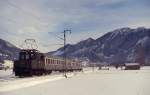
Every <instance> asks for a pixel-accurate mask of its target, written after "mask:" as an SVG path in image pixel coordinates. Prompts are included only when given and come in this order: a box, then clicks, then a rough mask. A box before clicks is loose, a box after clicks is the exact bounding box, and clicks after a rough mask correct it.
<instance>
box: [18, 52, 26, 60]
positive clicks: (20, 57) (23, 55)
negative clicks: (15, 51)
mask: <svg viewBox="0 0 150 95" xmlns="http://www.w3.org/2000/svg"><path fill="white" fill-rule="evenodd" d="M19 59H20V60H25V53H24V52H21V53H20V55H19Z"/></svg>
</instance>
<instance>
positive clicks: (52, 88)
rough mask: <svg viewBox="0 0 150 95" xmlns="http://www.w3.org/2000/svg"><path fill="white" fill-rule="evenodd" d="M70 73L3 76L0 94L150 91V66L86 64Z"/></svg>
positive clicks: (134, 94)
mask: <svg viewBox="0 0 150 95" xmlns="http://www.w3.org/2000/svg"><path fill="white" fill-rule="evenodd" d="M0 72H1V71H0ZM7 73H8V74H9V72H7ZM0 74H1V73H0ZM10 74H11V73H10ZM0 76H2V75H0ZM3 76H5V75H3ZM12 76H13V74H12ZM68 76H69V78H64V77H63V76H62V74H53V75H49V76H41V77H32V78H21V79H14V80H7V81H1V80H0V95H150V90H149V89H150V67H143V68H142V69H141V70H120V69H118V70H116V69H114V68H110V69H109V70H105V69H104V70H99V71H98V70H97V68H94V69H93V68H86V69H84V72H80V73H69V74H68ZM1 78H3V77H1Z"/></svg>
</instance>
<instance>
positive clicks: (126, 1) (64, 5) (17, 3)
mask: <svg viewBox="0 0 150 95" xmlns="http://www.w3.org/2000/svg"><path fill="white" fill-rule="evenodd" d="M122 27H131V28H136V27H148V28H149V27H150V1H149V0H0V38H2V39H4V40H7V41H9V42H11V43H13V44H15V45H16V46H18V47H19V46H20V45H21V44H22V43H23V41H24V40H25V39H27V38H33V39H35V40H36V41H37V44H38V46H39V48H38V49H39V50H41V51H42V52H47V51H53V50H56V49H57V48H59V47H61V46H59V45H53V44H60V43H63V41H62V40H60V39H58V38H57V37H56V36H55V35H57V36H63V35H62V34H61V33H59V32H62V31H63V30H64V29H67V28H68V29H71V30H72V34H68V36H67V42H68V43H71V44H75V43H77V42H79V41H81V40H84V39H86V38H89V37H92V38H94V39H96V38H98V37H100V36H102V35H103V34H105V33H107V32H109V31H112V30H114V29H117V28H122ZM49 32H56V33H53V34H52V33H49Z"/></svg>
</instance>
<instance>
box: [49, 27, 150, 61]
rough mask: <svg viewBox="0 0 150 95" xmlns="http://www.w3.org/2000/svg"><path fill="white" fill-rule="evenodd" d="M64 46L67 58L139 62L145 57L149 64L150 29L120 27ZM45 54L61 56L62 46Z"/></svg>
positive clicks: (62, 52)
mask: <svg viewBox="0 0 150 95" xmlns="http://www.w3.org/2000/svg"><path fill="white" fill-rule="evenodd" d="M65 48H66V52H65V53H66V54H67V57H68V58H78V59H83V60H90V61H91V62H107V63H125V62H136V61H137V60H140V62H141V61H142V60H143V59H145V63H146V64H150V63H148V62H149V61H150V29H148V28H144V27H139V28H136V29H131V28H129V27H125V28H120V29H116V30H114V31H111V32H108V33H106V34H105V35H103V36H101V37H100V38H97V39H92V38H89V39H86V40H84V41H81V42H79V43H77V44H74V45H71V44H68V45H66V46H65ZM47 54H48V55H54V56H63V54H64V49H63V47H62V48H59V49H58V50H56V51H53V52H49V53H47ZM141 63H142V62H141Z"/></svg>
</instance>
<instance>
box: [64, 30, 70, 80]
mask: <svg viewBox="0 0 150 95" xmlns="http://www.w3.org/2000/svg"><path fill="white" fill-rule="evenodd" d="M66 32H70V33H71V30H68V29H66V30H64V32H63V33H64V38H63V39H64V54H63V58H64V69H65V70H64V76H65V77H66V78H67V75H66V72H67V62H66V61H67V60H66V58H67V54H66Z"/></svg>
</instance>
